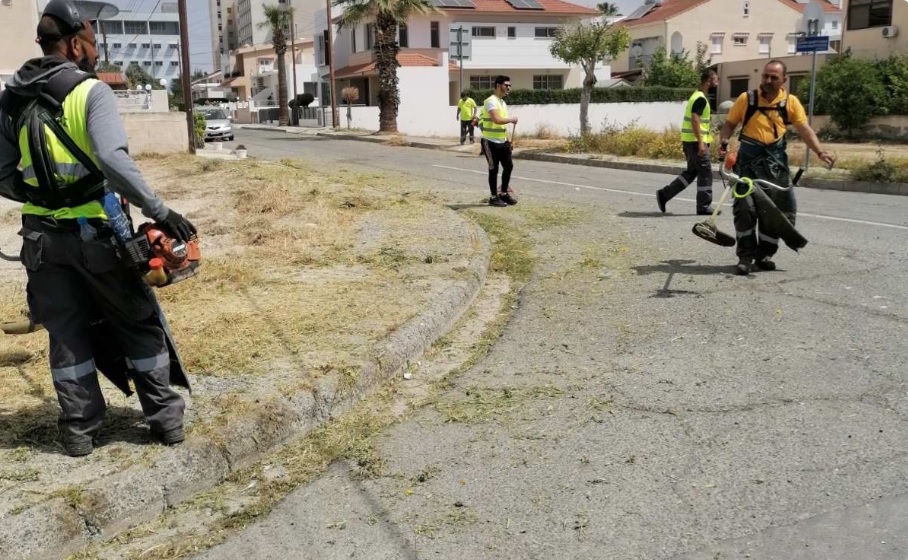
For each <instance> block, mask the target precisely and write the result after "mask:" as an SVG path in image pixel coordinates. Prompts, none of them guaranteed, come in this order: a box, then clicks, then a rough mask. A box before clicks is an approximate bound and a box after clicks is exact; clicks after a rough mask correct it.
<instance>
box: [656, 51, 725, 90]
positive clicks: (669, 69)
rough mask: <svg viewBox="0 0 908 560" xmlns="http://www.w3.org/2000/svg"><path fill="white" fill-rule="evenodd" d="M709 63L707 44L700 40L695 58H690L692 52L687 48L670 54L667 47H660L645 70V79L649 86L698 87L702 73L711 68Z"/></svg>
mask: <svg viewBox="0 0 908 560" xmlns="http://www.w3.org/2000/svg"><path fill="white" fill-rule="evenodd" d="M709 65H710V60H709V59H708V58H706V45H704V44H703V43H701V42H699V41H697V54H696V56H695V58H694V60H690V53H689V52H688V51H686V50H682V51H681V52H679V53H672V54H671V55H668V54H667V53H666V52H665V47H659V48H658V49H656V52H654V53H653V61H652V63H651V64H650V66H649V68H647V69H646V71H645V72H644V80H645V81H646V85H648V86H664V87H670V88H696V87H697V86H699V85H700V73H701V72H703V71H704V70H706V69H707V68H709Z"/></svg>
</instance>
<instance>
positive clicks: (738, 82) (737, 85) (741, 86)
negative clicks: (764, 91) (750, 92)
mask: <svg viewBox="0 0 908 560" xmlns="http://www.w3.org/2000/svg"><path fill="white" fill-rule="evenodd" d="M728 82H729V86H731V87H730V91H729V93H731V98H732V99H737V98H738V96H739V95H741V94H742V93H744V92H746V91H747V83H748V79H747V78H732V79H730V80H729V81H728Z"/></svg>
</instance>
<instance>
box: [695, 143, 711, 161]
mask: <svg viewBox="0 0 908 560" xmlns="http://www.w3.org/2000/svg"><path fill="white" fill-rule="evenodd" d="M697 155H698V156H700V157H701V158H703V157H706V156H707V155H709V148H707V147H706V142H703V141H702V140H701V141H700V145H699V149H698V150H697Z"/></svg>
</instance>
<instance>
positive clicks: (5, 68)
mask: <svg viewBox="0 0 908 560" xmlns="http://www.w3.org/2000/svg"><path fill="white" fill-rule="evenodd" d="M37 28H38V6H37V4H36V3H35V0H24V1H16V2H6V1H2V0H0V30H2V32H3V37H4V39H3V47H2V48H0V89H2V88H3V85H2V84H3V83H4V82H5V81H7V80H9V79H10V77H12V75H13V73H15V71H16V70H18V69H19V67H20V66H22V63H23V62H25V61H26V60H28V59H30V58H34V57H36V56H41V49H40V48H39V47H38V45H36V44H35V41H34V39H35V30H36V29H37Z"/></svg>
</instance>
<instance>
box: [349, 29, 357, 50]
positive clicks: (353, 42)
mask: <svg viewBox="0 0 908 560" xmlns="http://www.w3.org/2000/svg"><path fill="white" fill-rule="evenodd" d="M350 45H351V46H352V48H353V50H351V51H350V52H356V28H355V27H354V28H353V29H351V30H350Z"/></svg>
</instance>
